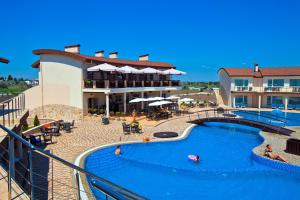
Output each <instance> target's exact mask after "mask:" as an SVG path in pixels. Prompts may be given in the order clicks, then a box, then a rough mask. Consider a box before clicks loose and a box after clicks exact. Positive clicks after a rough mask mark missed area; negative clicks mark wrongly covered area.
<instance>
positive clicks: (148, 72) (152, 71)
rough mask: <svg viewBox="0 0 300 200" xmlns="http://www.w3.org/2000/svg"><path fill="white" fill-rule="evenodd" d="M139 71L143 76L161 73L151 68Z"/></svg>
mask: <svg viewBox="0 0 300 200" xmlns="http://www.w3.org/2000/svg"><path fill="white" fill-rule="evenodd" d="M140 71H141V72H142V73H144V74H161V73H162V71H160V70H157V69H153V68H151V67H147V68H144V69H141V70H140Z"/></svg>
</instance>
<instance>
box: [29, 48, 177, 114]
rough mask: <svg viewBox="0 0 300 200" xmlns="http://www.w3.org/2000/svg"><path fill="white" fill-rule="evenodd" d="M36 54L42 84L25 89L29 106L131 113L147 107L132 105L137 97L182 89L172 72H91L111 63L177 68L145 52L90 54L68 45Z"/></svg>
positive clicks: (137, 66)
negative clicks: (126, 55) (124, 55)
mask: <svg viewBox="0 0 300 200" xmlns="http://www.w3.org/2000/svg"><path fill="white" fill-rule="evenodd" d="M33 53H34V54H35V55H38V56H39V60H38V61H36V62H35V63H33V64H32V67H33V68H36V69H38V70H39V85H38V86H35V87H33V88H31V89H30V90H28V91H26V92H25V95H26V99H30V101H26V107H27V108H29V109H33V108H37V107H40V106H45V105H53V104H59V105H67V106H72V107H75V108H79V109H82V112H83V113H84V114H87V113H88V112H93V113H94V112H99V113H106V114H107V115H109V113H110V112H111V111H114V112H129V111H131V110H132V109H133V106H140V108H141V109H143V108H144V106H145V105H144V104H143V103H141V104H136V105H133V104H129V101H130V100H132V99H133V98H137V97H144V98H147V97H153V96H162V97H166V96H168V95H169V93H170V91H174V90H179V89H181V86H180V83H179V81H176V80H172V77H171V75H163V74H158V73H143V74H140V73H139V74H135V73H126V74H125V73H119V72H114V71H101V70H98V71H89V70H88V68H90V67H93V66H96V65H99V64H105V63H107V64H110V65H113V66H116V67H118V68H120V67H123V66H130V67H132V68H135V69H138V70H141V69H145V68H153V69H156V70H160V71H165V70H168V69H173V68H175V67H174V66H173V65H171V64H169V63H165V62H154V61H150V60H149V55H142V56H140V57H139V59H138V60H123V59H119V58H118V52H113V53H110V54H109V56H108V57H104V51H97V52H96V53H95V55H93V56H89V55H84V54H81V53H80V45H72V46H66V47H65V49H64V51H61V50H53V49H38V50H34V51H33Z"/></svg>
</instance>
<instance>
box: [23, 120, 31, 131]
mask: <svg viewBox="0 0 300 200" xmlns="http://www.w3.org/2000/svg"><path fill="white" fill-rule="evenodd" d="M28 128H29V126H28V123H27V121H25V122H24V124H23V126H22V131H27V130H28Z"/></svg>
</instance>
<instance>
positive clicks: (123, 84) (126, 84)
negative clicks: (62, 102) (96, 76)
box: [84, 80, 181, 89]
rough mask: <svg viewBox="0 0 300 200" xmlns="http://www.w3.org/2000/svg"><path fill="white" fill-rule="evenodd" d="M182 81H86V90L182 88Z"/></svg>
mask: <svg viewBox="0 0 300 200" xmlns="http://www.w3.org/2000/svg"><path fill="white" fill-rule="evenodd" d="M180 86H181V85H180V81H177V80H172V81H129V80H114V81H113V80H84V88H101V89H105V88H106V89H109V88H148V87H155V88H158V87H180Z"/></svg>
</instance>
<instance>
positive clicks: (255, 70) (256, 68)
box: [254, 63, 259, 72]
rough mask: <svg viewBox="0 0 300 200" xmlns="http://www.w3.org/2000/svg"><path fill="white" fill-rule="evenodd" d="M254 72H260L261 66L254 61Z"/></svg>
mask: <svg viewBox="0 0 300 200" xmlns="http://www.w3.org/2000/svg"><path fill="white" fill-rule="evenodd" d="M254 72H259V66H258V64H256V63H254Z"/></svg>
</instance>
